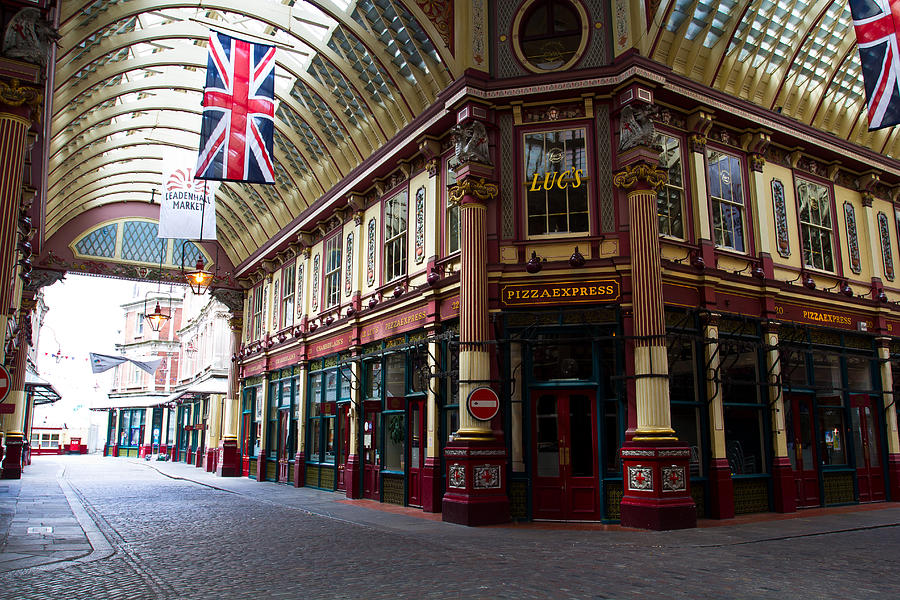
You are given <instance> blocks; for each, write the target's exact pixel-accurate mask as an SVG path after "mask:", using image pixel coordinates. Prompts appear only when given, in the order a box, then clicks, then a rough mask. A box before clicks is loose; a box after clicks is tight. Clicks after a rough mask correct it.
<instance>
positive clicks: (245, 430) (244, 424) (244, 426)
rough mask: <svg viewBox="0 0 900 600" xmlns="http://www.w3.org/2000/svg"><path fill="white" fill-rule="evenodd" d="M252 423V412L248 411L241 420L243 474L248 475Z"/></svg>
mask: <svg viewBox="0 0 900 600" xmlns="http://www.w3.org/2000/svg"><path fill="white" fill-rule="evenodd" d="M251 425H252V423H251V422H250V414H249V413H246V414H244V415H243V419H242V421H241V435H242V436H243V438H242V443H241V448H242V449H243V453H242V455H241V475H243V476H244V477H247V476H248V475H249V474H250V427H251Z"/></svg>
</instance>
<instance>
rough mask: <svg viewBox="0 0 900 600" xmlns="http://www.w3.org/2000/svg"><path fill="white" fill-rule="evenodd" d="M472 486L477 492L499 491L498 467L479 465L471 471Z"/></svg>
mask: <svg viewBox="0 0 900 600" xmlns="http://www.w3.org/2000/svg"><path fill="white" fill-rule="evenodd" d="M472 474H473V475H474V477H473V485H474V487H475V489H478V490H496V489H500V465H479V466H476V467H474V468H473V469H472Z"/></svg>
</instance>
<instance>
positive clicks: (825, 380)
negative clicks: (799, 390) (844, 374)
mask: <svg viewBox="0 0 900 600" xmlns="http://www.w3.org/2000/svg"><path fill="white" fill-rule="evenodd" d="M812 361H813V384H814V385H815V388H816V389H817V390H820V391H830V390H840V389H842V388H843V387H844V385H843V383H842V382H841V355H840V354H837V353H836V352H828V351H825V350H814V351H813V352H812Z"/></svg>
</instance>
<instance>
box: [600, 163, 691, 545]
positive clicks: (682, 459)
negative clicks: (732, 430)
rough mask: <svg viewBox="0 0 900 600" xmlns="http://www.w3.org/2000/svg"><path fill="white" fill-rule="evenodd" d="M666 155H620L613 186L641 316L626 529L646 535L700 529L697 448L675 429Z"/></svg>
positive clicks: (626, 458)
mask: <svg viewBox="0 0 900 600" xmlns="http://www.w3.org/2000/svg"><path fill="white" fill-rule="evenodd" d="M658 162H659V151H658V150H654V149H652V148H648V147H646V146H636V147H634V148H631V149H630V150H628V151H627V152H624V153H623V154H620V155H619V166H620V168H621V170H620V171H619V172H618V173H616V176H615V178H614V183H615V185H616V186H617V187H619V188H621V189H622V190H624V191H626V193H627V199H628V211H629V217H630V224H629V242H630V246H631V287H632V306H633V311H634V341H633V350H634V386H635V408H636V417H637V427H636V430H635V432H634V436H633V437H632V438H631V439H630V440H628V441H626V442H625V444H623V446H622V449H621V450H620V452H621V457H622V468H623V476H624V482H623V483H624V495H623V498H622V504H621V523H622V525H625V526H628V527H640V528H643V529H657V530H659V529H680V528H685V527H695V526H696V524H697V511H696V507H695V505H694V501H693V499H692V498H691V494H690V475H689V474H690V469H689V462H690V448H689V447H688V446H687V445H686V444H683V443H680V442H679V441H678V439H677V438H676V437H675V431H674V430H673V429H672V425H671V416H670V411H669V378H668V358H667V352H666V328H665V313H664V305H663V296H662V269H661V267H660V251H659V222H658V216H657V208H656V188H657V187H658V186H660V185H663V184H664V183H665V180H666V174H665V172H663V171H662V170H660V169H659V168H658V166H657V165H658Z"/></svg>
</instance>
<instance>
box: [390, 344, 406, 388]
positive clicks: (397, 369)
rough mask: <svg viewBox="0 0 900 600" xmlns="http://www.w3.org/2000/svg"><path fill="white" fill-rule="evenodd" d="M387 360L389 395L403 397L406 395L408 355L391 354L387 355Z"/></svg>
mask: <svg viewBox="0 0 900 600" xmlns="http://www.w3.org/2000/svg"><path fill="white" fill-rule="evenodd" d="M386 362H387V365H386V369H387V371H386V373H385V377H386V384H387V395H388V396H391V397H394V398H402V397H403V396H405V395H406V355H405V354H402V353H397V354H391V355H389V356H388V357H387V361H386Z"/></svg>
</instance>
